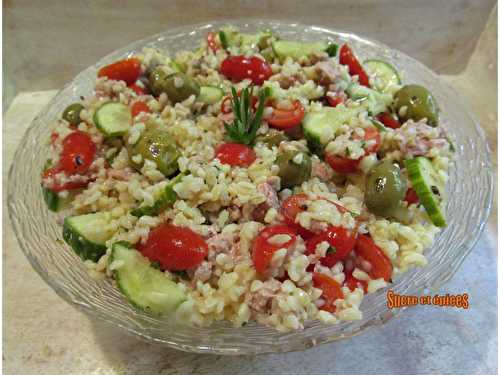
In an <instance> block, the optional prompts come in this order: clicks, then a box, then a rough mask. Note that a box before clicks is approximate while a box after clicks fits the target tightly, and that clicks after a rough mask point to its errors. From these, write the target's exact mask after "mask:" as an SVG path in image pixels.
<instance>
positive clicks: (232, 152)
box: [215, 143, 257, 167]
mask: <svg viewBox="0 0 500 375" xmlns="http://www.w3.org/2000/svg"><path fill="white" fill-rule="evenodd" d="M215 158H216V159H219V160H220V162H221V163H222V164H229V165H232V166H237V167H248V166H249V165H250V164H252V163H253V162H254V161H255V159H257V155H256V154H255V151H254V150H253V149H252V148H251V147H248V146H246V145H244V144H241V143H223V144H221V145H219V146H218V147H217V149H216V150H215Z"/></svg>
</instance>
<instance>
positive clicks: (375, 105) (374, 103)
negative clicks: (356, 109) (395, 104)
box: [346, 83, 392, 116]
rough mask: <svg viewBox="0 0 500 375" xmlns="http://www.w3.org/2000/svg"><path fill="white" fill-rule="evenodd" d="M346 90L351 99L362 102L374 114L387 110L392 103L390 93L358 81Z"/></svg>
mask: <svg viewBox="0 0 500 375" xmlns="http://www.w3.org/2000/svg"><path fill="white" fill-rule="evenodd" d="M346 92H347V94H348V95H349V97H350V98H351V99H353V100H356V101H360V102H362V105H363V106H364V107H365V108H366V109H367V110H368V112H369V113H370V115H372V116H376V115H378V114H379V113H382V112H385V111H386V109H387V108H388V107H389V106H390V105H391V103H392V96H391V95H390V94H385V93H381V92H378V91H375V90H372V89H370V88H369V87H366V86H363V85H359V84H357V83H352V84H350V85H349V86H348V87H347V90H346Z"/></svg>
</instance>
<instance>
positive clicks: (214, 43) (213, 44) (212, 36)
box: [207, 31, 219, 53]
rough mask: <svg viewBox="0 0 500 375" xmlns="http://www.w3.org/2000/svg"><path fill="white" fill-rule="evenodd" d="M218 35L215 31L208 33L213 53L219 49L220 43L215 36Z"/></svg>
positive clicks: (208, 40) (209, 44) (209, 45)
mask: <svg viewBox="0 0 500 375" xmlns="http://www.w3.org/2000/svg"><path fill="white" fill-rule="evenodd" d="M216 35H217V34H215V33H214V32H213V31H211V32H209V33H208V34H207V45H208V48H210V49H211V50H212V52H213V53H215V52H217V50H218V49H219V45H218V44H217V39H216V38H215V36H216Z"/></svg>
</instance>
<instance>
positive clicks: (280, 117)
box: [267, 100, 304, 130]
mask: <svg viewBox="0 0 500 375" xmlns="http://www.w3.org/2000/svg"><path fill="white" fill-rule="evenodd" d="M303 118H304V107H302V104H300V101H298V100H295V101H294V102H293V108H292V109H289V110H285V109H278V108H275V109H274V111H273V115H272V116H271V118H269V119H268V120H267V122H268V123H269V125H271V127H273V128H276V129H282V130H284V129H292V128H295V127H296V126H298V125H300V123H301V122H302V119H303Z"/></svg>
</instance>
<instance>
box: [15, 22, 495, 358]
mask: <svg viewBox="0 0 500 375" xmlns="http://www.w3.org/2000/svg"><path fill="white" fill-rule="evenodd" d="M227 24H231V25H234V26H237V27H239V28H240V29H242V30H246V31H247V32H254V31H256V30H258V29H262V28H269V29H271V30H274V31H276V32H277V33H279V35H280V36H282V37H283V38H285V39H286V38H290V39H302V40H306V41H307V40H310V41H313V40H314V41H315V40H324V39H331V40H335V41H337V42H349V44H351V45H352V46H353V48H354V50H355V51H356V53H357V54H358V55H359V56H361V57H362V58H363V59H364V58H367V57H378V58H381V59H385V60H387V61H389V62H391V63H393V64H394V65H395V66H396V68H398V70H400V71H401V72H403V81H404V82H409V81H413V82H418V83H421V84H423V85H426V86H427V87H429V88H430V90H431V91H432V92H433V93H434V95H435V96H436V98H437V100H438V102H439V103H440V105H441V109H442V118H443V120H445V127H446V128H449V129H448V130H449V133H450V135H451V137H452V139H453V140H454V142H455V143H456V145H457V147H456V149H457V154H456V158H457V159H456V162H455V165H454V166H453V167H452V168H451V170H450V181H449V183H448V187H447V188H448V191H449V193H450V196H453V199H452V200H450V201H449V202H448V205H447V216H448V218H449V225H448V227H447V228H445V229H444V230H443V231H442V232H441V233H440V234H439V235H438V236H437V237H436V241H435V243H434V244H433V246H432V247H431V248H430V249H428V250H427V251H426V256H427V258H428V259H429V264H428V265H427V267H424V268H422V269H414V270H411V271H409V272H408V273H405V274H404V275H401V276H400V277H397V278H396V279H395V282H394V284H393V285H392V289H393V290H394V291H395V292H396V293H401V294H418V293H419V292H422V291H424V290H426V291H428V290H436V289H438V288H439V287H440V286H441V285H443V283H445V282H447V281H448V280H449V279H450V278H451V277H452V275H453V274H454V273H455V272H456V271H457V270H458V269H459V267H460V264H461V263H462V261H463V260H464V258H465V257H466V256H467V255H468V254H469V253H470V251H471V250H472V248H473V247H474V245H475V243H476V241H477V240H478V238H479V236H480V234H481V232H482V230H483V228H484V224H485V222H486V220H487V218H488V215H489V211H490V207H491V201H492V196H493V190H494V188H493V179H492V173H491V163H490V152H489V148H488V145H487V142H486V140H485V136H484V133H483V131H482V129H481V128H480V127H479V126H478V124H477V122H476V121H475V120H474V118H473V117H472V116H471V115H470V113H469V112H467V110H466V109H465V106H464V104H463V103H462V101H461V100H460V98H459V97H458V96H457V94H456V93H455V92H454V91H453V90H452V89H451V88H449V87H448V86H447V85H446V84H445V83H443V82H442V80H441V79H440V78H439V77H438V76H437V75H436V74H435V73H433V72H432V71H431V70H429V69H428V68H426V67H425V66H424V65H422V64H421V63H419V62H418V61H416V60H414V59H412V58H410V57H408V56H407V55H405V54H403V53H401V52H399V51H396V50H393V49H390V48H389V47H387V46H385V45H384V44H381V43H379V42H376V41H373V40H371V39H368V38H365V37H360V36H357V35H354V34H351V33H349V32H345V31H335V30H332V29H327V28H323V27H317V26H307V25H301V24H298V23H287V22H284V21H277V20H251V19H243V20H233V21H217V22H210V23H203V24H196V25H187V26H183V27H178V28H173V29H170V30H167V31H165V32H163V33H160V34H157V35H154V36H151V37H149V38H146V39H143V40H140V41H137V42H134V43H132V44H130V45H128V46H126V47H124V48H122V49H119V50H117V51H115V52H113V53H111V54H109V55H107V56H106V57H104V58H103V59H101V60H100V61H99V62H98V63H97V64H96V65H93V66H91V67H89V68H87V69H86V70H84V71H82V72H81V73H80V74H78V75H77V76H76V77H75V79H74V80H73V81H72V82H70V83H69V84H68V85H66V86H65V87H64V88H63V89H62V90H61V91H60V92H59V93H58V94H57V95H56V96H55V97H54V98H53V99H52V100H51V101H50V103H48V104H47V106H46V107H45V108H44V109H43V110H42V111H41V113H40V114H39V115H38V116H37V117H36V118H35V119H34V120H33V122H32V124H31V125H30V127H29V129H28V131H27V132H26V134H25V136H24V138H23V140H22V141H21V143H20V145H19V146H18V149H17V151H16V154H15V157H14V162H13V164H12V166H11V169H10V172H9V179H8V206H9V215H10V219H11V221H12V224H13V227H14V232H15V233H16V236H17V239H18V241H19V244H20V245H21V248H22V250H23V252H24V253H25V255H26V257H27V258H28V260H29V261H30V263H31V265H32V266H33V268H34V269H35V270H36V271H37V272H38V274H39V275H40V276H41V277H42V278H43V279H44V280H45V281H46V282H47V283H48V284H49V285H50V286H51V287H52V288H53V289H54V291H55V292H56V293H57V294H58V295H60V296H61V297H62V298H63V299H64V300H66V301H67V302H69V303H71V304H73V305H75V306H76V307H77V308H79V309H80V310H82V311H84V312H86V313H87V314H88V315H89V316H90V317H96V318H99V319H101V320H104V321H107V322H109V323H111V324H112V325H114V326H118V327H121V328H122V329H123V330H124V331H126V332H129V333H132V334H134V335H136V336H138V337H140V338H142V339H145V340H147V341H149V342H155V343H158V344H162V345H165V346H168V347H172V348H176V349H180V350H184V351H190V352H199V353H216V354H232V355H235V354H259V353H271V352H287V351H294V350H303V349H306V348H310V347H313V346H316V345H319V344H323V343H327V342H331V341H334V340H339V339H343V338H347V337H351V336H353V335H356V334H358V333H360V332H363V331H364V330H366V329H368V328H370V327H375V326H378V325H381V324H383V323H385V322H387V321H388V320H389V319H391V318H392V317H393V316H395V315H396V314H397V313H398V310H389V309H388V308H387V307H386V300H385V290H381V291H378V292H377V293H374V294H370V295H368V296H366V297H365V299H364V301H363V305H362V310H363V319H362V320H360V321H356V322H343V323H341V324H338V325H334V326H325V325H321V324H319V323H318V322H308V323H307V324H306V327H305V329H304V330H302V331H298V332H291V333H279V332H276V331H274V330H272V329H269V328H266V327H262V326H258V325H256V324H253V323H252V324H248V325H246V326H245V327H241V328H233V327H232V326H231V325H230V324H228V323H217V324H215V325H213V326H211V327H209V328H196V327H185V326H180V325H174V324H173V323H171V322H169V321H168V320H161V319H157V318H154V317H151V316H148V315H147V314H144V313H142V312H140V311H138V310H136V309H134V308H133V307H131V306H130V305H129V304H128V303H127V302H126V301H125V300H124V298H123V297H122V296H121V294H120V293H119V292H118V291H117V290H116V288H114V287H113V286H112V285H111V283H110V282H109V280H104V281H99V282H97V281H95V280H93V279H91V278H90V277H89V276H88V274H87V272H86V270H85V267H84V265H83V263H82V262H81V261H80V259H79V258H78V257H77V256H76V255H75V254H74V253H73V252H72V251H71V250H70V249H69V248H68V247H67V246H66V245H65V244H63V243H62V242H61V241H57V239H60V237H61V234H60V232H61V227H60V225H59V224H58V223H57V216H56V215H54V214H52V213H50V212H49V211H48V210H47V208H46V207H45V204H44V202H43V199H42V195H41V193H40V188H39V184H38V182H37V181H38V179H39V173H40V170H41V169H42V165H43V162H44V160H45V159H46V157H47V155H48V151H49V150H48V147H47V146H46V145H45V144H44V142H40V141H39V140H40V139H46V138H47V137H48V132H47V130H46V129H47V127H50V126H51V123H53V121H54V119H56V118H57V116H59V115H60V113H61V112H62V110H63V109H64V108H65V106H66V105H68V104H70V103H71V102H73V101H75V100H78V98H79V96H80V95H88V94H90V93H91V91H92V88H93V84H94V79H95V76H96V72H97V69H98V67H100V66H102V65H105V64H107V63H110V62H112V61H115V60H118V59H120V58H123V57H126V56H129V55H130V54H132V53H134V52H137V51H139V50H141V49H142V47H144V46H150V47H160V48H166V49H167V50H168V51H169V52H175V51H178V50H181V49H186V48H193V47H195V46H196V43H198V42H199V41H200V40H201V39H202V38H203V37H204V36H205V35H206V32H207V31H208V30H211V29H218V28H220V27H221V26H223V25H227ZM451 126H453V128H452V130H451V129H450V127H451ZM459 172H460V173H459Z"/></svg>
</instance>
